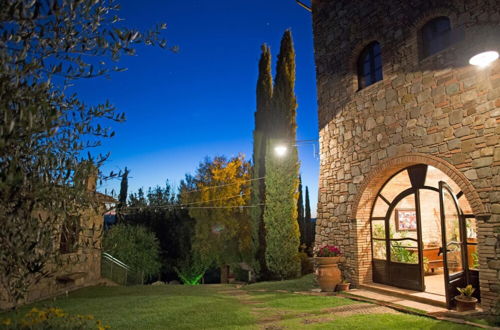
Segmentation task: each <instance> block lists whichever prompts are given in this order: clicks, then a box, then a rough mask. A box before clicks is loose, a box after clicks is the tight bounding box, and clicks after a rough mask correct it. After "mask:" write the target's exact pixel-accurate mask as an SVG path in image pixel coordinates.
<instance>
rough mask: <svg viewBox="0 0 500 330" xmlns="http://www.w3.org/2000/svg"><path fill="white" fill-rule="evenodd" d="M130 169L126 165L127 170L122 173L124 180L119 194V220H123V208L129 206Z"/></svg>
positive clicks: (117, 217) (117, 216)
mask: <svg viewBox="0 0 500 330" xmlns="http://www.w3.org/2000/svg"><path fill="white" fill-rule="evenodd" d="M129 172H130V171H129V170H128V169H127V168H126V167H125V171H124V172H123V175H122V181H121V183H120V194H119V195H118V205H117V208H116V209H117V212H116V220H117V222H123V219H124V216H123V214H122V209H123V208H124V207H126V206H127V194H128V174H129Z"/></svg>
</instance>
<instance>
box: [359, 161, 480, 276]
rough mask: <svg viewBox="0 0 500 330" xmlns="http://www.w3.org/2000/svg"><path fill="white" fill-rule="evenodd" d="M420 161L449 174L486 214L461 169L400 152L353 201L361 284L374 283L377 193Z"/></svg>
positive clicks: (472, 206)
mask: <svg viewBox="0 0 500 330" xmlns="http://www.w3.org/2000/svg"><path fill="white" fill-rule="evenodd" d="M417 164H425V165H429V166H432V167H434V168H436V169H438V170H440V171H441V172H443V173H444V174H446V176H448V177H449V178H450V179H451V180H452V181H453V182H454V183H455V184H456V186H458V188H459V190H460V191H462V193H463V195H464V196H465V198H466V199H467V201H468V202H469V204H470V209H471V211H472V212H473V213H474V214H476V215H478V216H481V215H484V214H486V212H485V210H484V206H483V204H482V203H481V201H480V199H479V195H478V194H477V192H476V191H475V190H474V188H473V186H472V185H471V183H470V182H469V181H468V180H467V178H466V177H465V176H464V175H463V174H462V173H461V172H460V171H459V170H457V169H455V168H454V167H453V166H451V165H450V164H449V163H447V162H446V161H444V160H442V159H440V158H437V157H434V156H431V155H426V154H409V155H402V156H397V157H394V158H392V159H389V160H387V161H385V162H383V163H382V164H381V165H380V166H379V167H378V168H377V169H376V170H375V171H373V172H372V173H370V174H369V176H368V177H367V179H366V180H365V182H364V184H363V186H362V187H361V189H360V190H359V193H358V195H357V196H356V199H355V202H354V203H353V211H352V213H351V219H352V222H351V223H353V224H355V226H353V227H352V230H353V232H352V236H351V237H354V238H355V240H354V242H355V245H356V247H355V260H356V262H355V263H356V269H355V274H356V278H354V279H353V280H354V282H356V283H357V284H363V283H371V282H372V280H373V269H372V247H371V227H370V216H371V212H372V207H373V206H374V203H375V200H376V198H377V195H378V193H379V191H380V189H381V188H382V187H383V185H384V184H385V183H386V182H387V181H388V180H389V179H390V178H391V177H392V176H393V175H394V174H396V173H398V172H400V171H401V170H403V169H406V168H408V167H411V166H414V165H417Z"/></svg>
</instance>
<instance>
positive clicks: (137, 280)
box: [101, 252, 144, 285]
mask: <svg viewBox="0 0 500 330" xmlns="http://www.w3.org/2000/svg"><path fill="white" fill-rule="evenodd" d="M101 276H102V277H106V278H107V279H110V280H111V281H113V282H115V283H117V284H120V285H139V284H144V272H142V271H136V270H134V269H132V268H131V267H129V266H128V265H126V264H125V263H124V262H122V261H120V260H118V259H116V258H115V257H113V256H112V255H111V254H109V253H106V252H103V254H102V258H101Z"/></svg>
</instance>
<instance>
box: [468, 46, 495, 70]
mask: <svg viewBox="0 0 500 330" xmlns="http://www.w3.org/2000/svg"><path fill="white" fill-rule="evenodd" d="M497 59H498V52H496V51H494V50H490V51H487V52H482V53H479V54H477V55H474V56H472V57H471V58H470V60H469V64H472V65H475V66H478V67H480V68H484V67H486V66H488V65H490V64H491V63H492V62H494V61H496V60H497Z"/></svg>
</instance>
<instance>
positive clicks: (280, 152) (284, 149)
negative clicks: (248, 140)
mask: <svg viewBox="0 0 500 330" xmlns="http://www.w3.org/2000/svg"><path fill="white" fill-rule="evenodd" d="M287 150H288V148H287V147H286V146H284V145H279V146H276V147H274V152H275V153H276V155H277V156H279V157H283V156H284V155H286V152H287Z"/></svg>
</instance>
